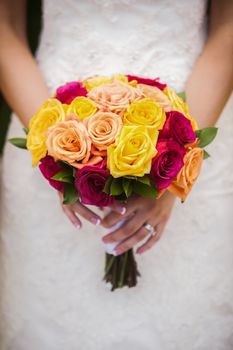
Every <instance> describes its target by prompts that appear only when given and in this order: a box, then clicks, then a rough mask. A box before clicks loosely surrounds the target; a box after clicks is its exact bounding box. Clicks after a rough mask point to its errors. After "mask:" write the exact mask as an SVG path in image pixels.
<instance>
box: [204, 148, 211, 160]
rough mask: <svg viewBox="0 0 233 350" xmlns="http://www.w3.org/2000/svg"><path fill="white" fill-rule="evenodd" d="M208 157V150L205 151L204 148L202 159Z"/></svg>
mask: <svg viewBox="0 0 233 350" xmlns="http://www.w3.org/2000/svg"><path fill="white" fill-rule="evenodd" d="M209 157H210V154H209V153H208V152H206V150H205V149H204V155H203V159H207V158H209Z"/></svg>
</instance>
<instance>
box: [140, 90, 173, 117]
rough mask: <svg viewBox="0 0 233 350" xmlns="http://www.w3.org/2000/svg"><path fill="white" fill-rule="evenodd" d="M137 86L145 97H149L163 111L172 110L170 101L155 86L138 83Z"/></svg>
mask: <svg viewBox="0 0 233 350" xmlns="http://www.w3.org/2000/svg"><path fill="white" fill-rule="evenodd" d="M138 88H139V89H140V90H141V92H142V93H143V96H144V97H146V98H151V99H152V100H153V101H154V102H155V103H157V104H158V105H159V106H160V107H161V108H162V109H163V110H164V111H165V112H170V111H171V110H172V103H171V101H170V100H169V98H168V97H167V96H166V95H165V94H164V93H163V91H161V90H160V89H158V88H157V87H156V86H150V85H145V84H138Z"/></svg>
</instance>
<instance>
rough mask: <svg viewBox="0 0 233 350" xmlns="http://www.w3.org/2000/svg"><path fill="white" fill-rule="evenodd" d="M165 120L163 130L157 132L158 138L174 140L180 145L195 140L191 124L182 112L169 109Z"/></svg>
mask: <svg viewBox="0 0 233 350" xmlns="http://www.w3.org/2000/svg"><path fill="white" fill-rule="evenodd" d="M166 116H167V120H166V122H165V124H164V127H163V130H161V132H160V133H159V139H160V140H163V139H166V140H169V139H172V140H175V141H177V142H179V143H180V144H181V145H184V144H186V143H192V142H194V141H195V140H196V134H195V132H194V131H193V128H192V124H191V122H190V120H189V119H187V118H186V117H185V116H184V115H183V114H182V113H180V112H177V111H171V112H168V113H166Z"/></svg>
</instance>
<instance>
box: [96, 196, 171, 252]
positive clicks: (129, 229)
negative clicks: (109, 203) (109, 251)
mask: <svg viewBox="0 0 233 350" xmlns="http://www.w3.org/2000/svg"><path fill="white" fill-rule="evenodd" d="M175 198H176V197H175V196H174V195H173V194H172V193H170V192H168V191H166V192H165V193H164V194H163V195H162V197H160V198H159V199H154V198H143V197H136V196H135V197H132V198H130V199H129V200H128V202H127V203H122V202H121V204H120V205H119V203H116V204H115V205H114V206H113V207H112V209H113V210H112V211H111V212H110V213H109V214H108V215H106V216H105V218H104V219H103V220H102V225H103V226H104V227H106V228H110V227H111V226H113V225H115V224H116V223H117V222H119V221H121V220H122V219H126V222H125V224H123V226H121V227H120V228H119V229H118V230H116V231H114V232H111V233H109V234H107V235H105V236H104V237H103V241H104V243H114V242H121V243H119V244H118V245H117V247H116V248H115V250H114V252H115V255H120V254H122V253H124V252H125V251H127V250H129V249H131V248H133V247H134V246H135V245H136V244H138V243H139V242H141V241H142V240H144V239H145V238H146V237H147V236H148V239H147V240H146V241H145V242H144V243H143V244H142V245H141V246H140V247H139V248H137V251H136V252H137V253H138V254H142V253H144V252H145V251H146V250H148V249H150V248H151V247H152V246H153V245H154V244H155V243H156V242H157V241H158V240H159V239H160V237H161V235H162V233H163V231H164V228H165V226H166V223H167V222H168V219H169V218H170V215H171V212H172V208H173V206H174V203H175ZM119 212H121V213H122V214H119ZM145 224H149V227H150V226H152V227H153V228H154V233H153V234H150V232H149V230H148V229H147V228H146V227H145Z"/></svg>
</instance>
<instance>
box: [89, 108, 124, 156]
mask: <svg viewBox="0 0 233 350" xmlns="http://www.w3.org/2000/svg"><path fill="white" fill-rule="evenodd" d="M84 123H85V125H86V128H87V131H88V134H89V136H90V138H91V140H92V143H93V145H94V146H95V147H96V148H97V149H98V150H99V151H105V153H106V150H107V148H108V146H110V145H111V144H112V143H114V142H115V139H116V136H117V135H118V134H119V133H120V131H121V128H122V125H123V123H122V119H121V117H119V115H118V114H115V113H111V112H98V113H96V114H94V115H93V116H91V117H89V118H86V119H84Z"/></svg>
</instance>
